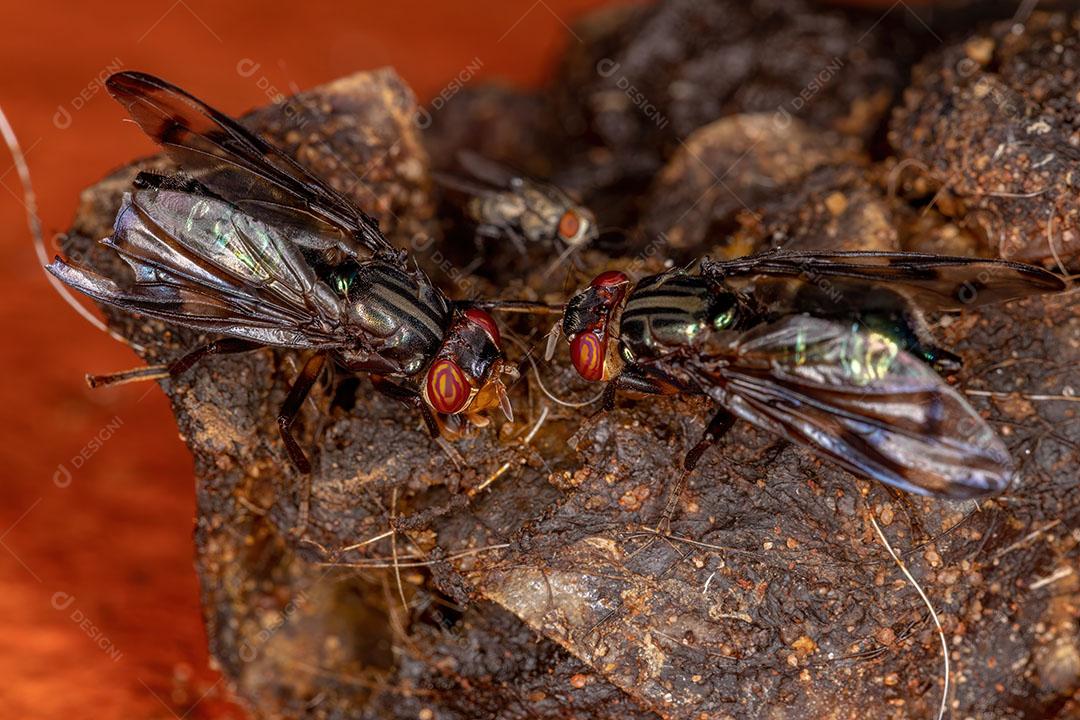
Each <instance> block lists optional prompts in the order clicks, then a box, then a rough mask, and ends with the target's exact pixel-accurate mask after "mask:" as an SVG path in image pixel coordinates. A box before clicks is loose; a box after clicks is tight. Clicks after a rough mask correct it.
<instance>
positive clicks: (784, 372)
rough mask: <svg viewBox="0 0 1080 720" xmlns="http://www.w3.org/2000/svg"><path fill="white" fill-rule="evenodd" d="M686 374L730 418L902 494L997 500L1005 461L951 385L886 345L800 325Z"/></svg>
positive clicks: (791, 321)
mask: <svg viewBox="0 0 1080 720" xmlns="http://www.w3.org/2000/svg"><path fill="white" fill-rule="evenodd" d="M689 371H690V373H691V375H692V376H693V377H694V379H695V380H696V381H697V383H698V384H699V385H700V386H701V388H702V390H703V391H704V392H705V393H706V394H708V395H709V396H711V397H712V398H713V399H714V400H716V401H717V402H719V403H721V404H722V405H723V406H724V407H726V408H728V409H730V410H731V411H732V412H734V413H735V414H736V415H738V416H739V417H742V418H743V419H745V420H747V421H749V422H751V423H753V424H755V425H757V426H759V427H761V428H764V429H766V430H769V431H771V432H773V433H775V434H777V435H779V436H781V437H783V438H786V439H788V440H790V441H792V442H795V443H798V444H800V445H803V446H806V447H807V448H809V449H810V450H811V451H813V452H815V453H817V454H818V455H821V456H823V457H826V458H828V459H831V460H832V461H833V462H835V463H836V464H838V465H840V466H841V467H843V468H845V469H847V470H850V471H851V472H853V473H855V474H858V475H862V476H864V477H869V478H873V479H875V480H879V481H881V482H884V483H887V484H889V485H892V486H894V487H897V488H900V489H901V490H905V491H908V492H914V493H919V494H922V495H937V496H942V497H950V498H972V497H978V496H980V495H988V494H991V493H996V492H1000V491H1002V490H1004V489H1005V488H1006V487H1008V486H1009V484H1010V482H1011V481H1012V478H1013V468H1012V460H1011V458H1010V456H1009V453H1008V451H1007V450H1006V449H1005V446H1004V445H1003V443H1002V442H1001V440H1000V439H999V438H998V436H997V435H996V434H995V433H994V431H993V430H992V429H991V428H990V427H989V426H988V425H987V424H986V422H985V421H984V420H983V419H982V418H981V417H979V415H978V414H977V413H976V412H975V411H974V410H973V409H972V408H971V406H970V405H968V403H967V402H966V401H965V400H964V399H963V397H962V396H961V395H960V394H959V393H957V391H956V390H954V389H953V388H952V387H950V386H949V385H948V384H946V383H945V382H944V380H942V379H941V377H940V376H938V375H937V374H936V373H935V372H933V370H931V369H930V368H929V367H928V366H926V365H925V364H923V363H922V362H921V361H919V360H918V359H916V358H915V357H914V356H912V355H910V354H908V353H907V352H904V351H903V350H900V349H899V348H898V347H897V345H896V344H895V343H893V342H892V341H891V340H889V339H888V338H886V337H884V336H881V335H878V334H876V333H873V332H867V331H864V330H861V329H855V328H853V327H851V326H850V325H841V324H837V323H831V322H828V321H826V320H822V319H819V318H814V317H810V316H806V315H795V316H788V317H785V318H783V319H781V320H780V321H778V322H776V323H773V324H768V325H762V326H759V327H757V328H754V329H752V330H750V331H748V332H746V333H744V334H742V335H740V336H738V337H737V338H736V339H735V340H733V341H729V342H727V343H726V344H725V345H724V346H722V347H716V348H712V349H711V351H710V353H709V355H708V360H706V361H705V362H704V363H700V364H699V363H694V364H692V365H691V367H690V370H689Z"/></svg>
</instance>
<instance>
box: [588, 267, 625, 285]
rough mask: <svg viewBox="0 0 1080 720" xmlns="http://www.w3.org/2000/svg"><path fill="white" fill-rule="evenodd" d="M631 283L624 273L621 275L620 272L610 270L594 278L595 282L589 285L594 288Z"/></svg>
mask: <svg viewBox="0 0 1080 720" xmlns="http://www.w3.org/2000/svg"><path fill="white" fill-rule="evenodd" d="M629 282H630V278H628V277H626V275H625V274H624V273H621V272H619V271H618V270H608V271H607V272H602V273H600V274H599V275H597V276H596V277H594V278H593V281H592V282H591V283H589V284H590V285H591V286H592V287H612V286H615V285H623V284H625V283H629Z"/></svg>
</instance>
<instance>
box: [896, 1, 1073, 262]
mask: <svg viewBox="0 0 1080 720" xmlns="http://www.w3.org/2000/svg"><path fill="white" fill-rule="evenodd" d="M1014 27H1018V26H1015V25H1014V24H1013V23H1011V22H1003V23H999V24H996V25H994V26H992V27H991V28H990V29H988V30H987V31H986V32H984V33H980V34H978V35H974V36H972V37H970V38H969V39H968V40H967V41H966V42H964V43H960V44H957V45H952V46H950V47H948V48H946V49H944V50H943V51H942V52H940V53H937V54H935V55H934V56H932V57H931V58H929V59H927V60H926V61H924V62H923V63H922V64H920V65H919V67H918V68H917V69H916V71H915V74H914V82H913V84H912V86H911V87H910V88H909V89H908V90H907V91H906V92H905V95H904V104H903V106H902V107H899V108H897V110H896V111H895V113H894V115H893V118H892V122H891V124H890V132H889V140H890V142H891V144H892V145H893V147H894V148H896V151H897V153H898V154H899V156H900V157H901V158H904V159H907V160H910V161H911V167H910V168H909V173H908V175H907V177H908V178H909V182H911V183H912V184H916V185H921V186H922V189H923V190H924V191H928V192H930V193H931V194H934V193H940V194H948V195H950V196H951V197H950V198H948V202H947V208H948V211H949V212H951V213H952V214H954V215H956V216H958V217H959V218H961V219H962V220H963V221H964V222H965V223H966V224H969V225H972V226H975V227H978V228H979V229H980V230H981V232H982V233H983V234H984V235H985V236H986V237H987V238H988V239H989V240H990V241H991V244H992V245H993V247H995V248H996V250H997V251H998V252H1000V254H1001V255H1002V256H1004V257H1009V258H1015V259H1019V260H1039V259H1042V258H1044V257H1046V256H1047V255H1048V254H1052V252H1051V251H1050V250H1049V244H1050V243H1053V244H1054V246H1055V250H1056V252H1058V253H1059V254H1060V255H1061V256H1062V257H1063V258H1065V259H1066V260H1075V259H1076V258H1077V257H1078V256H1080V205H1078V204H1077V202H1076V199H1077V197H1078V195H1080V119H1078V118H1080V94H1078V91H1077V88H1078V87H1080V13H1073V14H1071V15H1070V14H1066V13H1054V14H1050V13H1041V12H1040V13H1035V14H1034V15H1033V16H1032V17H1031V18H1030V20H1029V21H1028V22H1027V24H1026V25H1025V26H1022V28H1021V31H1020V32H1015V31H1014Z"/></svg>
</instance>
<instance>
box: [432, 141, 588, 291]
mask: <svg viewBox="0 0 1080 720" xmlns="http://www.w3.org/2000/svg"><path fill="white" fill-rule="evenodd" d="M457 159H458V164H459V165H460V166H461V168H462V170H463V171H464V175H462V176H457V175H447V174H443V173H437V174H436V175H435V179H436V181H437V182H438V183H439V184H441V185H443V186H444V187H447V188H449V189H451V190H455V191H458V192H460V193H464V194H465V195H466V196H467V198H468V199H467V200H466V201H465V204H464V211H465V214H466V216H467V217H468V218H469V220H471V221H472V222H473V223H475V225H476V235H477V238H490V239H494V240H501V239H509V240H510V242H512V243H513V244H514V247H515V248H516V249H517V250H518V252H520V253H521V254H522V255H524V254H527V252H528V249H529V248H530V247H541V248H543V249H544V250H554V251H555V252H557V253H558V257H557V258H556V260H555V261H553V263H552V265H551V267H550V268H549V270H548V272H549V273H550V272H551V271H552V270H554V269H555V268H556V267H558V266H559V265H561V264H562V262H564V261H565V260H566V259H567V258H568V257H570V256H571V255H573V254H574V253H576V252H578V251H579V250H581V249H582V248H584V247H586V246H587V245H588V244H589V243H591V242H592V241H594V240H595V239H596V238H597V236H598V234H599V233H598V228H597V225H596V218H595V217H594V216H593V214H592V212H591V211H590V210H589V209H588V208H585V207H583V206H581V205H580V204H579V203H578V202H576V201H575V200H574V199H573V198H571V197H570V195H568V194H567V193H566V192H564V191H563V190H561V189H560V188H558V187H556V186H555V185H551V184H549V183H543V182H540V181H538V180H534V179H531V178H528V177H525V176H524V175H522V174H521V173H518V172H517V171H515V170H512V169H510V168H508V167H505V166H503V165H500V164H499V163H496V162H494V161H492V160H489V159H487V158H484V157H481V156H480V155H477V154H476V153H474V152H469V151H462V152H459V153H458V155H457ZM466 175H467V177H466Z"/></svg>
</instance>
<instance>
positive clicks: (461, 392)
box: [427, 360, 470, 415]
mask: <svg viewBox="0 0 1080 720" xmlns="http://www.w3.org/2000/svg"><path fill="white" fill-rule="evenodd" d="M469 390H470V388H469V382H468V381H467V380H466V379H465V373H463V372H462V371H461V368H459V367H458V366H457V365H456V364H455V363H454V362H453V361H452V360H436V361H435V364H434V365H432V366H431V369H430V370H428V374H427V399H428V402H429V403H431V407H433V408H435V410H437V411H438V412H441V413H444V414H446V415H453V414H454V413H457V412H461V411H462V410H463V409H464V408H465V404H466V403H467V402H469Z"/></svg>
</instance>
